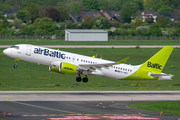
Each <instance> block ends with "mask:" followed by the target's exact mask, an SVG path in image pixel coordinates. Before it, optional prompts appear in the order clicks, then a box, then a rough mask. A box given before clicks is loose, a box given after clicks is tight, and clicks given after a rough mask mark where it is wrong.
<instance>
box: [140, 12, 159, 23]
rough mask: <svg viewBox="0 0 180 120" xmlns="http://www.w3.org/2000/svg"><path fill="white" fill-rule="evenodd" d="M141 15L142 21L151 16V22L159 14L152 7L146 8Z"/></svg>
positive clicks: (155, 19) (154, 20)
mask: <svg viewBox="0 0 180 120" xmlns="http://www.w3.org/2000/svg"><path fill="white" fill-rule="evenodd" d="M141 15H142V19H143V22H144V21H146V19H147V18H152V19H153V22H156V21H157V18H158V16H159V14H158V13H157V12H155V11H154V10H153V9H146V10H144V11H143V12H142V13H141Z"/></svg>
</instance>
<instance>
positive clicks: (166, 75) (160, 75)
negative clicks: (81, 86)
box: [151, 74, 174, 80]
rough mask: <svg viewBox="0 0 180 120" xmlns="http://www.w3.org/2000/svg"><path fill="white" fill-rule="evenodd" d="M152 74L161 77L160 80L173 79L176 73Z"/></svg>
mask: <svg viewBox="0 0 180 120" xmlns="http://www.w3.org/2000/svg"><path fill="white" fill-rule="evenodd" d="M151 76H153V77H159V79H158V80H172V77H173V76H174V75H170V74H151Z"/></svg>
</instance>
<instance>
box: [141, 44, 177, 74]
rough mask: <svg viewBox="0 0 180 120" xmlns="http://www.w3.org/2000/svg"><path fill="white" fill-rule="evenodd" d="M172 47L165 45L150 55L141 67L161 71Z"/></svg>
mask: <svg viewBox="0 0 180 120" xmlns="http://www.w3.org/2000/svg"><path fill="white" fill-rule="evenodd" d="M173 49H174V47H172V46H165V47H164V48H162V49H161V50H160V51H159V52H158V53H156V54H155V55H154V56H152V57H151V58H150V59H149V60H147V61H146V62H145V63H144V64H143V65H142V66H141V68H145V69H150V70H152V71H157V72H161V71H162V70H163V68H164V66H165V64H166V62H167V60H168V58H169V56H170V55H171V52H172V51H173Z"/></svg>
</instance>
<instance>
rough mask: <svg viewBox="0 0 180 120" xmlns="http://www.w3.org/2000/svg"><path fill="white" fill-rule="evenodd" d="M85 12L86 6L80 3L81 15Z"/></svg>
mask: <svg viewBox="0 0 180 120" xmlns="http://www.w3.org/2000/svg"><path fill="white" fill-rule="evenodd" d="M84 12H85V8H84V6H83V5H81V4H80V5H79V14H80V16H82V15H83V14H84Z"/></svg>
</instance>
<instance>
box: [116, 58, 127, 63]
mask: <svg viewBox="0 0 180 120" xmlns="http://www.w3.org/2000/svg"><path fill="white" fill-rule="evenodd" d="M128 59H129V57H126V58H124V59H123V60H121V61H119V62H118V63H125V62H126V61H127V60H128Z"/></svg>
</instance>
